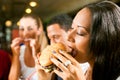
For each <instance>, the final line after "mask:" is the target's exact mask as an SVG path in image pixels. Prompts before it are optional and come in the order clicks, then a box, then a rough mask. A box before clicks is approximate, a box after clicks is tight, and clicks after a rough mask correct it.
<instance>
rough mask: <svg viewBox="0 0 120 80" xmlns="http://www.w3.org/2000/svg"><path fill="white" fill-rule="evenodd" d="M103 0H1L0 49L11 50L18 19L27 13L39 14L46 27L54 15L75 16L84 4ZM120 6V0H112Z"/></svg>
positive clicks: (16, 32) (16, 33)
mask: <svg viewBox="0 0 120 80" xmlns="http://www.w3.org/2000/svg"><path fill="white" fill-rule="evenodd" d="M96 1H102V0H0V49H4V50H6V51H9V50H10V43H11V40H12V39H13V38H15V37H17V36H18V20H19V19H20V17H22V15H23V14H25V13H28V14H30V13H34V14H37V15H39V16H40V17H41V18H42V20H43V24H44V27H45V25H46V23H47V22H48V21H49V19H50V18H51V17H52V16H55V15H58V14H61V13H67V14H68V15H70V16H71V17H72V18H74V16H75V14H76V12H77V11H78V10H79V9H80V8H81V7H82V6H84V5H86V4H89V3H92V2H96ZM110 1H113V2H115V3H116V4H118V5H119V6H120V0H110Z"/></svg>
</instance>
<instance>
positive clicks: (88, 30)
mask: <svg viewBox="0 0 120 80" xmlns="http://www.w3.org/2000/svg"><path fill="white" fill-rule="evenodd" d="M77 27H81V28H84V29H85V30H86V31H87V32H90V29H88V28H86V27H84V26H79V25H77Z"/></svg>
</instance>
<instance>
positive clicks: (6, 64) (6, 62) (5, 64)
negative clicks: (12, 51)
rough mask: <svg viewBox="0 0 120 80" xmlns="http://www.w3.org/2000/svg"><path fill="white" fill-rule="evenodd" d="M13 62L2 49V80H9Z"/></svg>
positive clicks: (0, 67)
mask: <svg viewBox="0 0 120 80" xmlns="http://www.w3.org/2000/svg"><path fill="white" fill-rule="evenodd" d="M10 66H11V60H10V56H9V53H8V52H7V51H5V50H3V49H0V80H8V75H9V71H10Z"/></svg>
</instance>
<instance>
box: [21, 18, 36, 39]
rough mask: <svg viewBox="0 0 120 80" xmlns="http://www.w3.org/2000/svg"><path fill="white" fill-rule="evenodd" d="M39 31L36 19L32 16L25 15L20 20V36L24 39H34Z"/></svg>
mask: <svg viewBox="0 0 120 80" xmlns="http://www.w3.org/2000/svg"><path fill="white" fill-rule="evenodd" d="M37 31H38V26H37V24H36V21H35V20H34V19H33V18H31V17H25V18H22V19H21V20H20V26H19V36H20V37H21V38H23V39H29V38H32V39H34V38H35V37H36V34H37Z"/></svg>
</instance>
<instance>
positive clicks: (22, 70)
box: [9, 14, 48, 80]
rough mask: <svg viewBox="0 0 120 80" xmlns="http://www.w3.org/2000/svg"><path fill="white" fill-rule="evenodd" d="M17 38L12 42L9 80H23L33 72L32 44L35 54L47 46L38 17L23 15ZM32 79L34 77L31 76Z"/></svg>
mask: <svg viewBox="0 0 120 80" xmlns="http://www.w3.org/2000/svg"><path fill="white" fill-rule="evenodd" d="M19 23H20V24H19V37H17V38H15V39H13V40H12V43H11V50H12V65H11V70H10V74H9V80H18V79H20V80H25V79H27V78H28V77H29V75H31V73H33V72H35V70H36V69H35V61H34V55H36V54H32V48H31V46H32V45H31V44H32V43H34V46H35V50H36V53H38V52H40V51H42V50H43V49H44V48H45V47H46V46H47V44H48V41H47V37H46V35H45V33H44V30H43V25H42V21H41V19H40V18H39V16H37V15H34V14H25V15H24V16H23V17H22V18H21V19H20V21H19ZM33 77H34V76H33Z"/></svg>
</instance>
